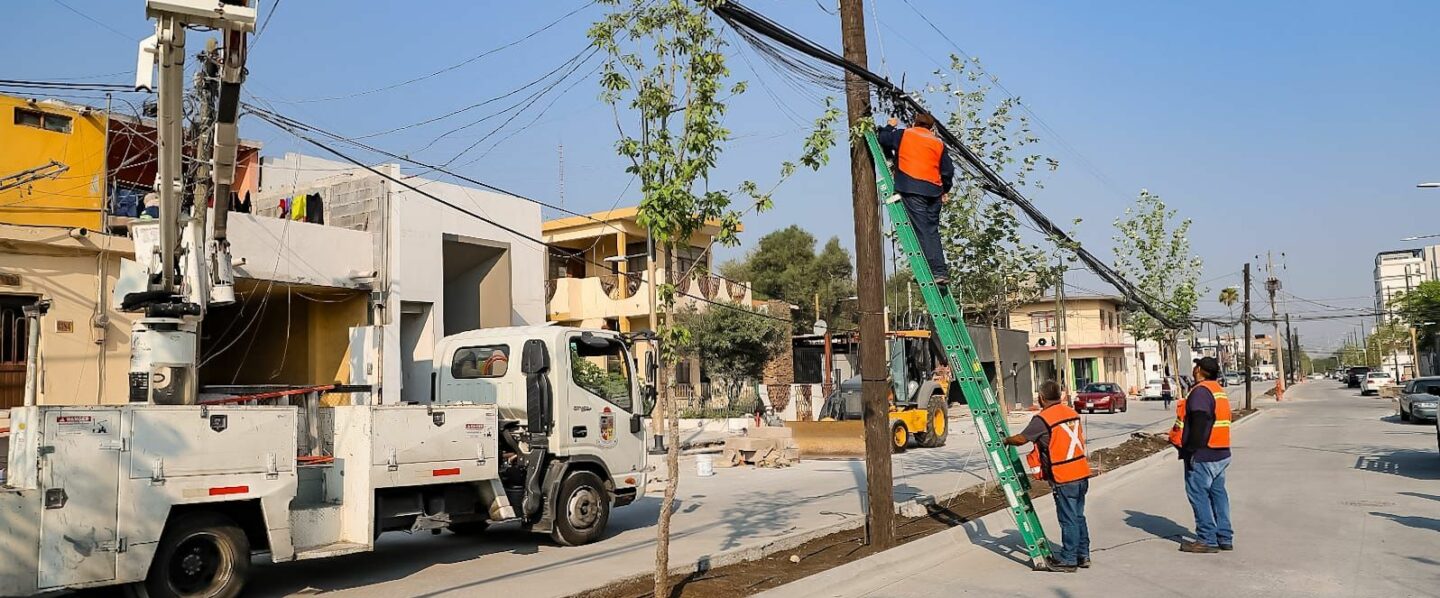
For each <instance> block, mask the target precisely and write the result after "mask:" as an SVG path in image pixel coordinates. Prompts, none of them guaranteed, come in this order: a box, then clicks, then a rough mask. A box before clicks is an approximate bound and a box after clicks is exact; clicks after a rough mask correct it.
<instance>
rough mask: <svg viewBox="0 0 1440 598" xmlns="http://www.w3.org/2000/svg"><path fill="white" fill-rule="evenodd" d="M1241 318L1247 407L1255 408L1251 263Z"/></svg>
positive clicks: (1247, 275)
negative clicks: (1253, 404)
mask: <svg viewBox="0 0 1440 598" xmlns="http://www.w3.org/2000/svg"><path fill="white" fill-rule="evenodd" d="M1240 320H1241V321H1242V322H1244V323H1245V353H1244V354H1242V355H1241V357H1242V358H1243V359H1244V360H1245V369H1244V371H1245V408H1246V409H1253V407H1252V406H1251V403H1250V401H1251V399H1250V397H1253V396H1255V389H1254V384H1251V380H1250V368H1251V366H1250V342H1251V339H1253V338H1255V336H1254V335H1252V334H1250V264H1249V263H1246V264H1245V305H1244V307H1242V308H1241V311H1240Z"/></svg>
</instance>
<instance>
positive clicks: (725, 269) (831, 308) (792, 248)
mask: <svg viewBox="0 0 1440 598" xmlns="http://www.w3.org/2000/svg"><path fill="white" fill-rule="evenodd" d="M721 272H722V273H723V274H724V275H725V277H726V278H730V279H732V280H744V281H748V282H750V285H751V288H752V289H754V291H755V294H756V295H758V296H759V297H761V298H764V299H779V300H782V301H786V302H789V303H790V304H792V305H796V306H798V307H799V308H800V309H798V310H796V311H795V312H794V313H793V314H792V318H793V320H792V322H793V326H792V327H793V332H794V333H796V334H809V333H810V331H811V329H812V326H813V325H814V324H815V310H814V308H813V307H812V306H813V305H814V304H815V298H816V296H817V295H818V296H819V301H820V318H822V319H824V320H825V321H826V322H827V323H829V324H830V327H831V329H843V328H853V327H854V325H855V321H854V310H853V307H854V302H853V301H850V300H849V298H850V297H852V296H854V295H855V266H854V265H853V264H852V262H851V260H850V252H849V251H847V250H846V249H845V248H844V247H843V246H841V245H840V239H839V238H838V237H831V238H830V240H829V241H827V242H826V243H825V246H824V247H823V248H821V249H820V252H819V253H816V251H815V237H814V236H813V235H811V234H810V233H809V232H806V231H805V229H803V228H800V227H799V226H797V225H793V224H792V225H790V226H787V227H785V228H782V229H780V230H777V231H774V232H771V233H769V234H767V235H765V236H763V237H761V238H760V241H759V242H758V243H757V244H756V246H755V249H752V250H751V251H750V252H749V253H747V254H746V255H745V257H743V258H740V259H736V260H732V261H730V262H727V263H725V264H724V265H722V266H721Z"/></svg>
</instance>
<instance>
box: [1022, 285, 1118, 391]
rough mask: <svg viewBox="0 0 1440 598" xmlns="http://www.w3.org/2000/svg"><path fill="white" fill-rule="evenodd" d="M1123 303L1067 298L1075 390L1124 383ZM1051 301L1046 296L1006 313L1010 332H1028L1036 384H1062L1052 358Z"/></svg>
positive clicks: (1055, 336)
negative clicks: (1020, 330)
mask: <svg viewBox="0 0 1440 598" xmlns="http://www.w3.org/2000/svg"><path fill="white" fill-rule="evenodd" d="M1123 305H1124V303H1123V300H1122V299H1121V298H1119V297H1109V296H1079V297H1070V296H1067V297H1065V310H1064V313H1065V343H1066V344H1067V345H1068V347H1069V352H1070V367H1069V372H1070V373H1071V376H1070V379H1071V380H1073V381H1074V383H1075V386H1076V387H1077V388H1079V387H1080V386H1082V385H1084V384H1087V383H1090V382H1113V383H1116V384H1120V385H1122V386H1123V385H1124V384H1125V383H1126V380H1127V379H1128V378H1127V371H1128V370H1127V369H1126V363H1125V349H1126V347H1129V346H1130V344H1131V342H1130V341H1129V340H1128V336H1127V335H1126V334H1125V327H1124V325H1123V318H1122V317H1121V313H1122V311H1123ZM1059 313H1060V311H1059V310H1058V309H1056V304H1055V299H1054V298H1053V297H1052V298H1045V299H1042V300H1040V301H1036V302H1034V303H1028V304H1025V305H1022V306H1020V307H1017V308H1015V309H1014V310H1013V311H1011V312H1010V324H1011V326H1012V327H1014V328H1018V329H1022V330H1029V331H1030V366H1031V372H1032V374H1033V376H1034V378H1033V379H1034V380H1035V381H1036V382H1037V383H1038V382H1042V381H1045V380H1056V381H1060V380H1061V377H1060V376H1059V372H1057V366H1056V362H1057V361H1059V360H1058V358H1057V357H1056V353H1057V349H1058V347H1057V344H1058V341H1059V330H1058V327H1059V322H1058V318H1057V314H1059Z"/></svg>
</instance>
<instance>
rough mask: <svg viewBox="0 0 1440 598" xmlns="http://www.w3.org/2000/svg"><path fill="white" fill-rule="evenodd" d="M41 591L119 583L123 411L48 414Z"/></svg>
mask: <svg viewBox="0 0 1440 598" xmlns="http://www.w3.org/2000/svg"><path fill="white" fill-rule="evenodd" d="M44 413H45V418H44V430H45V432H44V436H42V438H41V443H42V445H43V447H42V449H41V451H40V452H41V453H42V454H43V456H42V457H41V463H40V467H41V471H43V472H45V473H44V474H42V475H41V476H40V479H41V484H40V489H41V492H42V496H43V504H44V509H43V510H42V511H41V512H40V577H39V581H40V588H41V589H45V588H54V587H60V586H67V585H73V584H82V583H90V582H99V581H107V580H111V579H115V555H116V551H117V550H118V549H119V544H118V541H117V540H118V538H116V529H117V528H118V525H117V517H118V514H117V513H118V511H117V506H118V496H119V491H120V453H121V451H120V449H121V440H120V439H121V438H122V436H121V434H120V425H121V411H120V410H119V409H114V408H108V409H107V408H98V409H84V408H81V409H50V410H46V411H44Z"/></svg>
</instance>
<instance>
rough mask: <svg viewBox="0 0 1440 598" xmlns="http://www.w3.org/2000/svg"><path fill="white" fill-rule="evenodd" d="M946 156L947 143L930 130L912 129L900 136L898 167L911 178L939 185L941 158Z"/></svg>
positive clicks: (897, 153)
mask: <svg viewBox="0 0 1440 598" xmlns="http://www.w3.org/2000/svg"><path fill="white" fill-rule="evenodd" d="M944 154H945V142H943V141H940V138H939V137H936V136H935V134H934V133H932V132H930V130H929V129H925V128H921V127H910V128H907V129H905V132H904V133H903V134H902V135H901V136H900V148H899V151H897V152H896V156H895V158H896V160H895V162H896V166H898V167H899V169H900V172H903V173H905V174H907V175H909V176H910V177H911V178H914V179H919V180H922V181H925V182H927V183H932V184H935V185H939V186H941V187H943V186H944V184H943V183H942V182H941V181H940V157H941V156H943V155H944Z"/></svg>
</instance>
